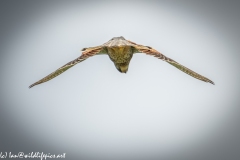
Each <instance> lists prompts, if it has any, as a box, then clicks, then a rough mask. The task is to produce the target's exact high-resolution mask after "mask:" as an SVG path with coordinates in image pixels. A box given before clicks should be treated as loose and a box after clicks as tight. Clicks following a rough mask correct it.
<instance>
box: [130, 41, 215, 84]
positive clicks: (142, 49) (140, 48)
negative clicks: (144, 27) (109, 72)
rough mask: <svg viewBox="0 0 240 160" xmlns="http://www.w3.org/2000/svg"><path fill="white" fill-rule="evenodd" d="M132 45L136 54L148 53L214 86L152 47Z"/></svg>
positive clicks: (206, 79) (209, 81) (208, 80)
mask: <svg viewBox="0 0 240 160" xmlns="http://www.w3.org/2000/svg"><path fill="white" fill-rule="evenodd" d="M129 42H130V43H131V44H133V47H134V48H135V51H134V52H141V53H146V54H148V55H152V56H154V57H156V58H158V59H161V60H163V61H165V62H167V63H169V64H171V65H173V66H174V67H176V68H178V69H180V70H181V71H183V72H185V73H187V74H188V75H190V76H192V77H194V78H197V79H199V80H201V81H204V82H208V83H211V84H214V82H213V81H211V80H210V79H208V78H206V77H204V76H202V75H200V74H198V73H196V72H194V71H192V70H190V69H188V68H187V67H185V66H183V65H181V64H179V63H178V62H176V61H174V60H172V59H171V58H168V57H166V56H164V55H163V54H161V53H160V52H158V51H157V50H155V49H153V48H151V47H148V46H143V45H138V44H136V43H134V42H131V41H129Z"/></svg>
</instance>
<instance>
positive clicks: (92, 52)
mask: <svg viewBox="0 0 240 160" xmlns="http://www.w3.org/2000/svg"><path fill="white" fill-rule="evenodd" d="M82 51H83V52H82V55H81V56H79V57H78V58H76V59H75V60H73V61H70V62H68V63H67V64H65V65H63V66H62V67H60V68H58V69H57V70H56V71H54V72H52V73H51V74H49V75H47V76H46V77H44V78H42V79H40V80H39V81H37V82H35V83H33V84H32V85H30V86H29V88H32V87H33V86H35V85H38V84H41V83H44V82H47V81H49V80H51V79H53V78H55V77H57V76H58V75H60V74H62V73H63V72H65V71H66V70H68V69H69V68H71V67H73V66H75V65H76V64H78V63H80V62H82V61H84V60H86V59H87V58H89V57H91V56H94V55H96V54H98V53H100V52H103V47H102V46H99V47H91V48H84V49H83V50H82Z"/></svg>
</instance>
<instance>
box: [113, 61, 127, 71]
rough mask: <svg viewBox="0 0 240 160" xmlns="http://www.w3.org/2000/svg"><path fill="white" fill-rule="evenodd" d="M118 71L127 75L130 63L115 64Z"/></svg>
mask: <svg viewBox="0 0 240 160" xmlns="http://www.w3.org/2000/svg"><path fill="white" fill-rule="evenodd" d="M115 66H116V68H117V70H118V71H119V72H121V73H127V71H128V66H129V63H115Z"/></svg>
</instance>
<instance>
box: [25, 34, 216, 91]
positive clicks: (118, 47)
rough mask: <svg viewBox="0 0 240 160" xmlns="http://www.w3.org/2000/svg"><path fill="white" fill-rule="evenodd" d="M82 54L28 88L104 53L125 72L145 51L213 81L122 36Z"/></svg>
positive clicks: (183, 69)
mask: <svg viewBox="0 0 240 160" xmlns="http://www.w3.org/2000/svg"><path fill="white" fill-rule="evenodd" d="M81 51H82V55H81V56H79V57H78V58H77V59H75V60H73V61H71V62H68V63H67V64H65V65H64V66H62V67H60V68H59V69H57V70H56V71H54V72H52V73H51V74H49V75H47V76H46V77H44V78H42V79H40V80H39V81H37V82H35V83H33V84H32V85H30V86H29V88H31V87H33V86H35V85H38V84H41V83H44V82H47V81H49V80H51V79H53V78H55V77H56V76H58V75H60V74H62V73H63V72H65V71H66V70H68V69H69V68H71V67H73V66H74V65H76V64H77V63H80V62H82V61H84V60H86V59H87V58H89V57H92V56H95V55H100V54H105V55H108V56H109V58H110V59H111V60H112V62H113V63H114V65H115V67H116V68H117V70H118V71H119V72H121V73H126V72H127V71H128V66H129V63H130V61H131V59H132V56H133V54H135V53H146V54H147V55H152V56H154V57H156V58H158V59H161V60H163V61H165V62H167V63H169V64H171V65H173V66H174V67H176V68H178V69H180V70H181V71H183V72H185V73H187V74H188V75H190V76H192V77H194V78H197V79H199V80H201V81H204V82H208V83H212V84H214V82H213V81H211V80H210V79H208V78H206V77H204V76H202V75H200V74H198V73H196V72H194V71H192V70H190V69H188V68H187V67H184V66H183V65H181V64H179V63H178V62H176V61H174V60H172V59H171V58H168V57H166V56H164V55H163V54H162V53H160V52H158V51H157V50H155V49H153V48H152V47H149V46H144V45H140V44H136V43H134V42H131V41H129V40H126V39H125V38H124V37H122V36H121V37H114V38H112V39H111V40H109V41H108V42H106V43H104V44H103V45H100V46H96V47H89V48H83V49H82V50H81Z"/></svg>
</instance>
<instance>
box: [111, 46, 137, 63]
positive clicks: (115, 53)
mask: <svg viewBox="0 0 240 160" xmlns="http://www.w3.org/2000/svg"><path fill="white" fill-rule="evenodd" d="M107 50H108V55H109V57H110V59H111V60H112V61H113V62H114V63H126V62H129V61H130V60H131V58H132V55H133V51H132V47H131V46H114V47H108V48H107Z"/></svg>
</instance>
